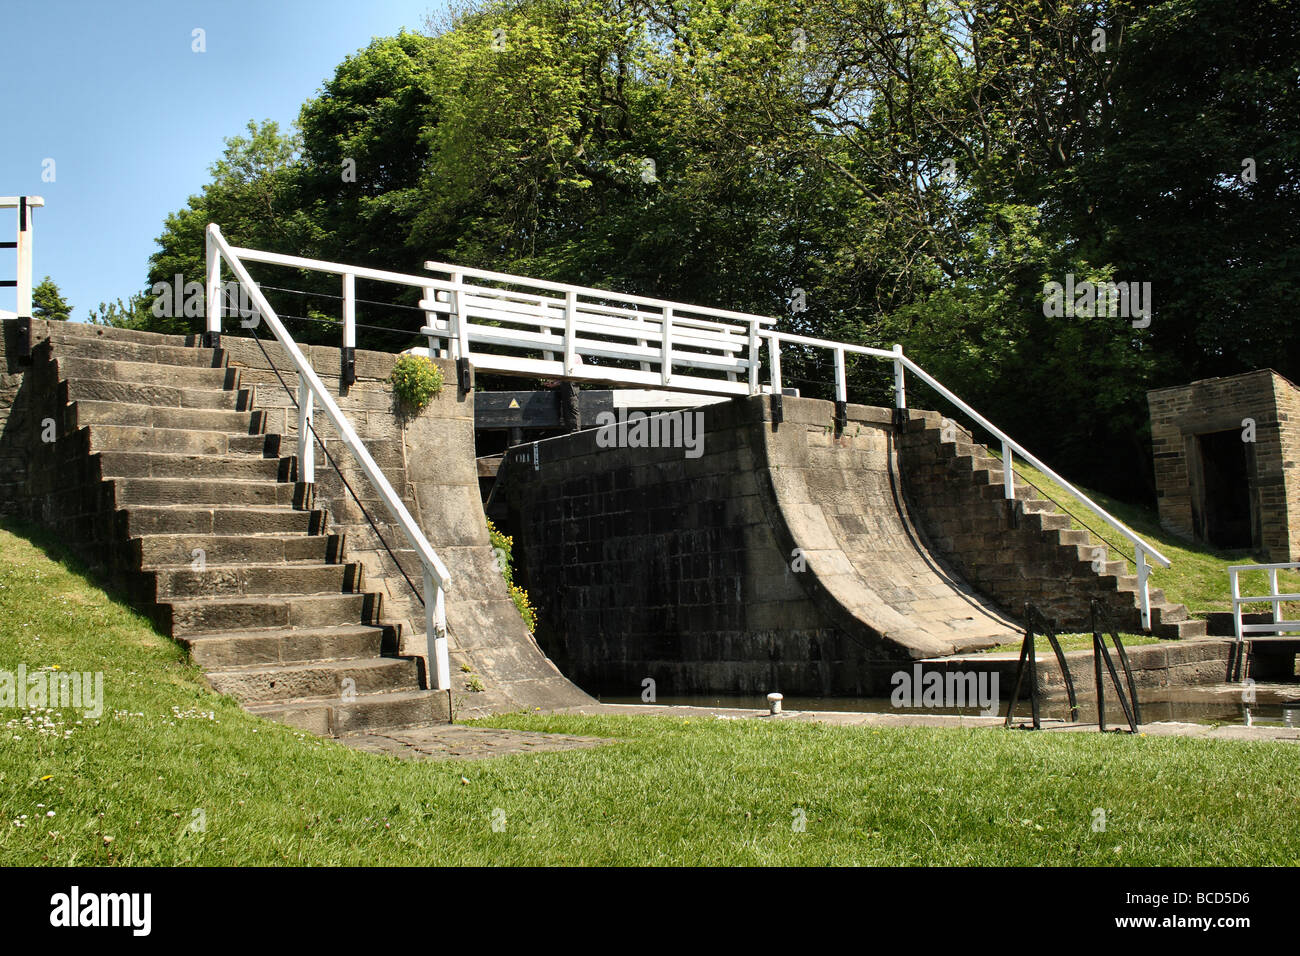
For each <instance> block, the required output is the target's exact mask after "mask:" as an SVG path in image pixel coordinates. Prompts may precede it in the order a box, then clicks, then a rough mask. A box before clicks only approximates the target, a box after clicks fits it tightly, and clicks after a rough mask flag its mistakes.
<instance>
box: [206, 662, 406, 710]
mask: <svg viewBox="0 0 1300 956" xmlns="http://www.w3.org/2000/svg"><path fill="white" fill-rule="evenodd" d="M207 677H208V682H209V683H210V684H211V685H212V686H213V688H214V689H216V690H217V691H218V692H219V693H222V694H229V695H230V696H231V697H234V698H235V699H236V700H238V701H241V702H242V703H245V704H267V703H272V702H289V701H302V700H312V699H315V700H325V701H331V702H336V703H348V702H350V701H349V699H350V698H352V699H355V698H357V697H361V696H365V695H369V694H385V693H391V692H394V691H411V690H419V689H420V669H419V666H418V664H417V663H416V661H415V659H414V658H410V657H371V658H363V659H360V660H342V661H296V662H294V663H290V664H262V665H254V666H251V667H239V668H232V669H229V670H219V671H209V672H208V675H207ZM348 681H351V683H350V684H349V683H347V682H348Z"/></svg>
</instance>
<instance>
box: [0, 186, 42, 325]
mask: <svg viewBox="0 0 1300 956" xmlns="http://www.w3.org/2000/svg"><path fill="white" fill-rule="evenodd" d="M44 205H45V200H44V199H42V198H41V197H40V196H0V209H17V210H18V230H17V231H18V235H17V238H16V239H15V240H14V241H13V242H9V241H8V240H6V241H4V242H0V249H14V250H16V252H17V261H16V269H15V275H14V278H12V279H0V288H11V289H14V290H15V292H16V295H17V298H16V302H15V305H14V311H13V312H6V311H3V310H0V318H7V319H30V318H31V317H32V210H33V209H35V208H37V207H38V206H44Z"/></svg>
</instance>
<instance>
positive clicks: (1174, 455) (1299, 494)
mask: <svg viewBox="0 0 1300 956" xmlns="http://www.w3.org/2000/svg"><path fill="white" fill-rule="evenodd" d="M1147 406H1148V409H1149V411H1150V415H1151V445H1152V454H1153V456H1154V460H1155V479H1156V496H1157V505H1158V508H1159V512H1160V523H1161V525H1162V526H1163V527H1165V528H1167V529H1168V530H1170V531H1172V532H1174V533H1176V534H1179V535H1182V536H1183V537H1186V538H1188V539H1203V536H1204V530H1203V529H1204V521H1203V516H1202V515H1200V514H1199V510H1200V508H1201V501H1200V500H1199V499H1200V495H1201V492H1200V491H1199V487H1198V475H1197V467H1198V465H1197V455H1198V451H1197V448H1196V436H1198V435H1203V434H1207V433H1212V432H1224V431H1235V432H1238V433H1240V432H1241V431H1242V429H1243V424H1242V423H1243V421H1244V420H1245V419H1247V418H1249V419H1253V421H1254V422H1255V441H1254V442H1253V443H1252V444H1251V445H1250V447H1249V454H1248V456H1247V462H1248V466H1249V467H1250V469H1251V473H1250V475H1249V485H1250V488H1249V494H1250V498H1251V507H1252V512H1253V517H1254V526H1255V529H1256V531H1255V534H1254V550H1255V552H1256V553H1257V554H1259V555H1260V556H1261V557H1262V558H1263V559H1264V560H1266V561H1272V562H1285V561H1294V560H1297V559H1298V558H1297V556H1300V473H1298V472H1297V462H1300V392H1297V389H1296V387H1295V386H1294V385H1292V384H1291V383H1290V382H1289V381H1287V380H1286V379H1285V378H1283V377H1282V376H1281V375H1278V374H1277V373H1276V372H1274V371H1272V370H1271V369H1259V370H1257V371H1253V372H1246V373H1243V374H1241V375H1234V376H1230V377H1227V378H1213V379H1205V380H1203V381H1198V382H1192V383H1190V384H1188V385H1179V386H1175V387H1172V388H1162V389H1154V390H1152V391H1150V392H1148V393H1147Z"/></svg>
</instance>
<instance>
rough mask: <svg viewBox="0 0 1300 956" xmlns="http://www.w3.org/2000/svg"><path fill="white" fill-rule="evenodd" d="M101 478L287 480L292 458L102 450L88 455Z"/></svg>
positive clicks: (291, 471)
mask: <svg viewBox="0 0 1300 956" xmlns="http://www.w3.org/2000/svg"><path fill="white" fill-rule="evenodd" d="M91 461H92V462H93V463H95V464H96V466H97V467H98V470H99V476H100V478H229V479H238V480H240V481H288V480H289V479H290V478H291V477H292V476H293V459H292V458H255V457H253V456H251V455H239V456H236V455H155V454H151V453H149V452H127V451H105V452H98V453H96V454H95V455H93V456H92V457H91Z"/></svg>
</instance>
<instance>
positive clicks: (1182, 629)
mask: <svg viewBox="0 0 1300 956" xmlns="http://www.w3.org/2000/svg"><path fill="white" fill-rule="evenodd" d="M1207 630H1208V628H1207V625H1206V622H1205V621H1204V620H1202V619H1200V618H1190V619H1189V620H1186V621H1170V622H1168V623H1164V624H1157V625H1155V626H1153V627H1152V628H1151V633H1153V634H1154V635H1155V636H1156V637H1162V638H1166V639H1168V640H1188V639H1190V638H1194V637H1205V636H1206V633H1207Z"/></svg>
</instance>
